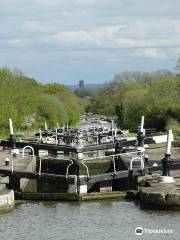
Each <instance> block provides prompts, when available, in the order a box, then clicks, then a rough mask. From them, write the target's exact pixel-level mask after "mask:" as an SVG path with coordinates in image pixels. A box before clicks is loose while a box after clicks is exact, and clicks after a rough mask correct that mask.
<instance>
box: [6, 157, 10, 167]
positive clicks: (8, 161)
mask: <svg viewBox="0 0 180 240" xmlns="http://www.w3.org/2000/svg"><path fill="white" fill-rule="evenodd" d="M9 164H10V159H9V158H6V159H5V166H9Z"/></svg>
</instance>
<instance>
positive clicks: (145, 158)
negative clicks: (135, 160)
mask: <svg viewBox="0 0 180 240" xmlns="http://www.w3.org/2000/svg"><path fill="white" fill-rule="evenodd" d="M144 161H145V162H146V163H147V162H148V161H149V156H148V155H145V156H144Z"/></svg>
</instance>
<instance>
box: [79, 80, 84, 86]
mask: <svg viewBox="0 0 180 240" xmlns="http://www.w3.org/2000/svg"><path fill="white" fill-rule="evenodd" d="M79 88H84V80H79Z"/></svg>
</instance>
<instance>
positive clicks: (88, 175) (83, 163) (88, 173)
mask: <svg viewBox="0 0 180 240" xmlns="http://www.w3.org/2000/svg"><path fill="white" fill-rule="evenodd" d="M81 163H82V165H83V166H85V168H86V171H87V178H89V169H88V166H87V165H86V164H85V163H84V161H83V160H82V161H81Z"/></svg>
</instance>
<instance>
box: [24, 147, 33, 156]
mask: <svg viewBox="0 0 180 240" xmlns="http://www.w3.org/2000/svg"><path fill="white" fill-rule="evenodd" d="M26 148H30V149H31V150H32V153H33V154H32V155H33V158H34V148H33V147H31V146H25V147H24V148H23V151H22V157H23V158H24V151H25V149H26Z"/></svg>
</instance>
